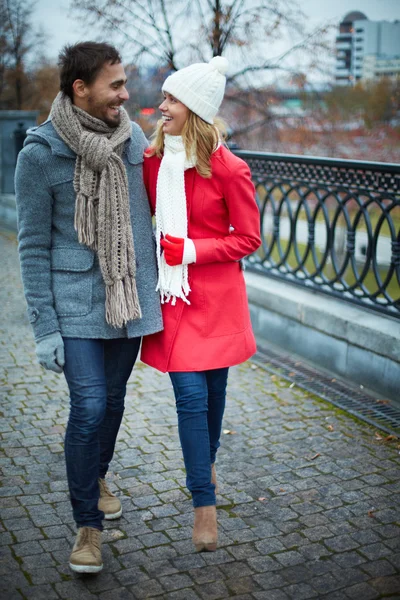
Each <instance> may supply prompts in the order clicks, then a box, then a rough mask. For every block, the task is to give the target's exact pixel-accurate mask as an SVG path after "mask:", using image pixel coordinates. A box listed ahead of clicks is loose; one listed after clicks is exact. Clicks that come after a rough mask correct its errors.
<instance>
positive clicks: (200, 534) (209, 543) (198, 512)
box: [192, 506, 218, 552]
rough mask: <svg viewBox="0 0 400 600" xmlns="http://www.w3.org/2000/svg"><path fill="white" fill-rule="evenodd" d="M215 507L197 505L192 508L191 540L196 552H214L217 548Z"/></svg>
mask: <svg viewBox="0 0 400 600" xmlns="http://www.w3.org/2000/svg"><path fill="white" fill-rule="evenodd" d="M217 539H218V531H217V509H216V507H215V506H198V507H197V508H195V509H194V526H193V535H192V540H193V544H194V545H195V547H196V552H215V550H216V549H217Z"/></svg>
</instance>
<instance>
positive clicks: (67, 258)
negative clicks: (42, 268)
mask: <svg viewBox="0 0 400 600" xmlns="http://www.w3.org/2000/svg"><path fill="white" fill-rule="evenodd" d="M93 263H94V253H93V252H92V251H91V250H89V249H88V248H68V247H58V248H53V249H52V251H51V275H52V290H53V297H54V307H55V310H56V313H57V315H58V316H59V317H83V316H85V315H87V314H89V313H90V311H91V310H92V295H93Z"/></svg>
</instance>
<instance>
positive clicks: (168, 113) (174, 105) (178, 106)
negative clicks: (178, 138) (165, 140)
mask: <svg viewBox="0 0 400 600" xmlns="http://www.w3.org/2000/svg"><path fill="white" fill-rule="evenodd" d="M158 108H159V109H160V110H161V113H162V120H163V132H164V133H168V134H169V135H181V133H182V130H183V126H184V125H185V123H186V120H187V118H188V116H189V109H188V107H187V106H185V105H184V104H182V102H180V101H179V100H177V99H176V98H175V97H174V96H172V94H169V93H168V92H164V100H163V102H162V103H161V104H160V106H159V107H158Z"/></svg>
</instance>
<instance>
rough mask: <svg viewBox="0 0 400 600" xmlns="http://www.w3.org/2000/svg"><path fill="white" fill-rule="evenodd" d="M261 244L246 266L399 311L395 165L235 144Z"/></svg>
mask: <svg viewBox="0 0 400 600" xmlns="http://www.w3.org/2000/svg"><path fill="white" fill-rule="evenodd" d="M235 154H237V155H238V156H240V157H241V158H243V159H244V160H245V161H246V162H247V163H248V164H249V166H250V169H251V172H252V176H253V181H254V184H255V186H256V190H257V199H258V202H259V207H260V215H261V231H262V239H263V243H262V247H261V248H260V249H259V250H258V251H257V252H256V253H255V254H253V255H252V256H250V257H248V259H247V260H246V266H247V268H248V269H249V270H252V271H255V272H257V273H261V274H264V275H266V276H268V277H275V278H279V279H281V280H282V279H283V280H286V281H290V282H291V283H295V284H298V285H301V286H303V287H307V288H308V289H313V290H318V291H320V292H323V293H325V294H329V295H331V296H335V297H339V298H341V299H343V300H346V301H348V302H352V303H356V304H358V305H361V306H364V307H368V308H370V309H373V310H376V311H379V312H383V313H385V314H388V315H391V316H394V317H397V318H400V166H399V165H393V164H385V163H373V162H361V161H360V162H359V161H349V160H337V159H329V158H312V157H306V156H290V155H282V154H266V153H261V152H246V151H238V150H236V151H235Z"/></svg>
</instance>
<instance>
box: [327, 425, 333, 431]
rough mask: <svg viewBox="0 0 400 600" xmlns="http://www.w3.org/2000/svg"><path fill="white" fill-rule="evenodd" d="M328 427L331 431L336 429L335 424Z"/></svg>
mask: <svg viewBox="0 0 400 600" xmlns="http://www.w3.org/2000/svg"><path fill="white" fill-rule="evenodd" d="M327 429H329V431H335V429H334V427H333V425H328V427H327Z"/></svg>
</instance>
